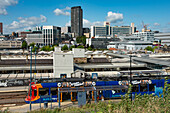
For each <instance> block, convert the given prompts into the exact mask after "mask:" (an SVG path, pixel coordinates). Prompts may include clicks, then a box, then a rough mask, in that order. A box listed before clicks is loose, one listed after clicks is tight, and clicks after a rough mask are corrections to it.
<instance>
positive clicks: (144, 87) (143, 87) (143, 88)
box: [140, 84, 148, 92]
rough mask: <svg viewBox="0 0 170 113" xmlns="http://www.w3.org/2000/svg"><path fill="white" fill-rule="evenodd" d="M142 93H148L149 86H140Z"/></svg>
mask: <svg viewBox="0 0 170 113" xmlns="http://www.w3.org/2000/svg"><path fill="white" fill-rule="evenodd" d="M140 91H141V92H146V91H148V87H147V84H144V85H140Z"/></svg>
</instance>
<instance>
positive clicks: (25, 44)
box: [21, 40, 27, 49]
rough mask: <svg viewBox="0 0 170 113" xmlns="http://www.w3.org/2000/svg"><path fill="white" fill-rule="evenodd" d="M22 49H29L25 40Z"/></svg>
mask: <svg viewBox="0 0 170 113" xmlns="http://www.w3.org/2000/svg"><path fill="white" fill-rule="evenodd" d="M21 48H22V49H26V48H27V42H26V41H25V40H24V41H23V42H22V46H21Z"/></svg>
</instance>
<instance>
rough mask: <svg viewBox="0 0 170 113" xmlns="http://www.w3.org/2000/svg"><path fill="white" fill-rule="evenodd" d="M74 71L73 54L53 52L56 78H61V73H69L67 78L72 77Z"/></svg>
mask: <svg viewBox="0 0 170 113" xmlns="http://www.w3.org/2000/svg"><path fill="white" fill-rule="evenodd" d="M73 71H74V69H73V54H70V53H60V52H54V53H53V72H54V77H55V78H60V74H67V78H70V77H71V73H73Z"/></svg>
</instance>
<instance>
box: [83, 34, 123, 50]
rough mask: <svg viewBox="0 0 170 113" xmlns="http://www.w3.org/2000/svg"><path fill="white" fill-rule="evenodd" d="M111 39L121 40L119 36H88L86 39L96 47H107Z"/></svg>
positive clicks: (90, 44)
mask: <svg viewBox="0 0 170 113" xmlns="http://www.w3.org/2000/svg"><path fill="white" fill-rule="evenodd" d="M111 41H120V40H119V38H105V37H103V38H101V37H100V38H88V39H86V44H88V45H89V46H93V47H94V48H96V49H107V45H109V42H111Z"/></svg>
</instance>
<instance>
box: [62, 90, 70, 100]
mask: <svg viewBox="0 0 170 113" xmlns="http://www.w3.org/2000/svg"><path fill="white" fill-rule="evenodd" d="M70 97H71V96H70V93H69V92H63V93H62V99H63V101H64V100H69V99H70Z"/></svg>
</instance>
